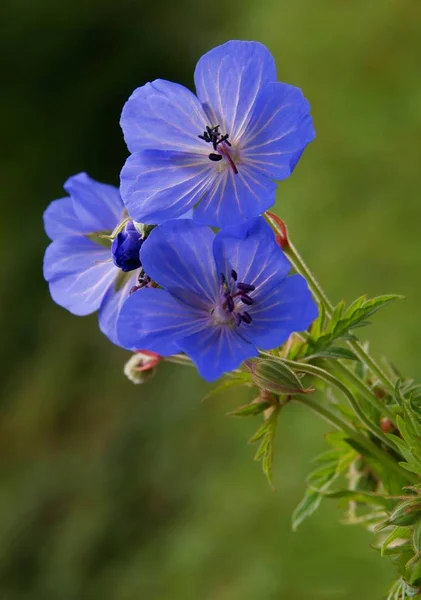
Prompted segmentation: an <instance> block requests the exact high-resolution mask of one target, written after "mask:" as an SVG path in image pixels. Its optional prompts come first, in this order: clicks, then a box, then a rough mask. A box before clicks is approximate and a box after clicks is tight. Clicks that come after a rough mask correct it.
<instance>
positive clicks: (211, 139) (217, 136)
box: [197, 125, 238, 174]
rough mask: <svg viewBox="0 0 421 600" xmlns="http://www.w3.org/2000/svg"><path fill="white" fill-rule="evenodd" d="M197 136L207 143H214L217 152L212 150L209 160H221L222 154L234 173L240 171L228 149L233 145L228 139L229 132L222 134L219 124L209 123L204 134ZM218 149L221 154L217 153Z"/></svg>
mask: <svg viewBox="0 0 421 600" xmlns="http://www.w3.org/2000/svg"><path fill="white" fill-rule="evenodd" d="M197 137H198V138H200V139H201V140H203V141H205V142H206V143H207V144H212V146H213V149H214V150H215V152H211V153H210V154H209V155H208V158H209V160H211V161H213V162H219V161H220V160H221V159H222V156H221V155H224V156H225V158H226V159H227V161H228V162H229V164H230V166H231V168H232V170H233V171H234V173H235V174H237V173H238V169H237V167H236V166H235V163H234V161H233V160H232V158H231V156H230V154H229V151H228V148H230V147H231V146H232V144H231V142H230V141H229V140H228V138H229V133H225V134H224V135H222V134H221V133H220V131H219V125H215V126H214V127H209V125H206V131H204V132H203V134H200V135H198V136H197ZM218 146H219V148H218ZM217 150H219V152H220V154H217Z"/></svg>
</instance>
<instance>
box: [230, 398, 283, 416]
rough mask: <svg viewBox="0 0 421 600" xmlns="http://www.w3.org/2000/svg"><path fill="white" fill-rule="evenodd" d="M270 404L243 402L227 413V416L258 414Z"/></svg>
mask: <svg viewBox="0 0 421 600" xmlns="http://www.w3.org/2000/svg"><path fill="white" fill-rule="evenodd" d="M270 406H272V405H271V403H270V402H265V401H263V402H249V403H248V404H243V405H242V406H239V407H238V408H236V409H235V410H233V411H231V412H229V413H227V417H251V416H255V415H259V414H260V413H261V412H263V411H264V410H266V409H267V408H269V407H270Z"/></svg>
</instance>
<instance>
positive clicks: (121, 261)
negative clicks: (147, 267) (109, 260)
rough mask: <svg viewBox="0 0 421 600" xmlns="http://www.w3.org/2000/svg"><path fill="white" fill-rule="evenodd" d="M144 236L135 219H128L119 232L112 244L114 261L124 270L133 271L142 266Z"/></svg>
mask: <svg viewBox="0 0 421 600" xmlns="http://www.w3.org/2000/svg"><path fill="white" fill-rule="evenodd" d="M142 243H143V238H142V237H141V236H140V234H139V232H138V231H137V229H136V227H135V226H134V224H133V221H128V222H127V223H126V225H125V226H124V228H123V229H122V230H121V231H120V232H119V233H118V234H117V236H116V238H115V239H114V240H113V243H112V245H111V253H112V256H113V262H114V264H115V266H116V267H119V268H120V269H121V270H122V271H124V272H127V271H133V270H134V269H138V268H139V267H140V266H141V262H140V248H141V246H142Z"/></svg>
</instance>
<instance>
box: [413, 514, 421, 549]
mask: <svg viewBox="0 0 421 600" xmlns="http://www.w3.org/2000/svg"><path fill="white" fill-rule="evenodd" d="M412 543H413V544H414V550H415V551H416V552H421V521H419V522H418V523H417V524H416V525H415V527H414V531H413V533H412Z"/></svg>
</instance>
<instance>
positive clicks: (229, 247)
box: [214, 217, 291, 312]
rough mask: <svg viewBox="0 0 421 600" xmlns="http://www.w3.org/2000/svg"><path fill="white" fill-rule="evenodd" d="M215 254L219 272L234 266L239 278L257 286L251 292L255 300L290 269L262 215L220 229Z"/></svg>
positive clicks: (215, 244)
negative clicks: (240, 223)
mask: <svg viewBox="0 0 421 600" xmlns="http://www.w3.org/2000/svg"><path fill="white" fill-rule="evenodd" d="M214 255H215V261H216V264H217V268H218V272H222V273H224V274H225V275H226V276H229V274H230V272H231V269H234V270H235V271H236V272H237V275H238V281H242V282H244V283H249V284H251V285H254V286H255V287H256V289H255V291H254V292H252V294H251V296H252V298H253V299H254V300H255V302H256V303H258V302H259V301H260V298H261V297H264V296H265V295H267V294H268V292H269V291H270V290H271V288H273V287H274V286H277V285H279V284H280V282H281V281H283V280H284V279H285V277H286V276H287V275H288V273H289V271H290V269H291V265H290V263H289V261H288V259H287V258H286V256H285V254H284V253H283V252H282V250H281V249H280V248H279V246H278V245H277V243H276V241H275V236H274V233H273V231H272V229H271V228H270V227H269V225H268V224H267V223H266V221H265V219H264V218H263V217H258V218H257V219H252V220H250V221H247V222H246V223H244V224H243V225H234V226H232V227H226V228H225V229H223V230H222V231H220V232H219V233H218V234H217V235H216V237H215V242H214ZM246 310H248V308H247V309H246ZM249 312H250V311H249Z"/></svg>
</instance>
